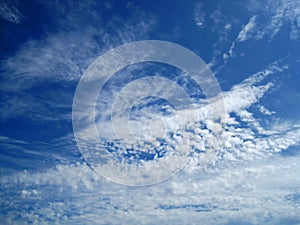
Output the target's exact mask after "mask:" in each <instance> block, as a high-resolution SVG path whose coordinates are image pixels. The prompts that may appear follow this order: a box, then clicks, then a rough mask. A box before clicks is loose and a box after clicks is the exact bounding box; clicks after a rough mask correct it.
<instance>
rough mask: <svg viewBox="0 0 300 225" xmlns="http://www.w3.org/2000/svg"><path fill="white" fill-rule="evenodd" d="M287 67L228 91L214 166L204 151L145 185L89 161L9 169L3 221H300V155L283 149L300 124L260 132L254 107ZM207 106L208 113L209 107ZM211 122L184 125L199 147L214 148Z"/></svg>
mask: <svg viewBox="0 0 300 225" xmlns="http://www.w3.org/2000/svg"><path fill="white" fill-rule="evenodd" d="M282 70H283V68H281V67H278V66H276V64H275V65H271V66H269V67H268V68H266V69H265V70H264V71H261V72H258V73H256V74H254V75H253V76H251V77H250V78H248V79H246V80H245V81H243V82H242V83H240V84H238V85H235V86H234V87H233V88H232V89H231V90H229V91H228V92H225V93H224V101H225V103H226V108H227V113H228V114H227V115H226V117H225V118H224V120H223V128H224V134H223V137H224V140H223V141H224V143H222V144H223V148H222V151H221V152H219V154H218V156H217V160H215V163H214V164H211V165H210V167H209V168H204V165H203V164H202V163H203V161H202V160H203V158H202V156H203V155H201V153H200V154H199V153H197V154H193V156H191V160H190V162H189V163H188V164H187V166H186V167H185V168H184V169H183V170H182V171H181V172H180V173H178V174H177V175H175V176H173V177H172V178H170V179H169V180H167V181H165V182H163V183H159V184H157V185H153V186H147V187H140V188H131V187H127V186H122V185H117V184H114V183H111V182H110V181H107V180H105V179H104V178H102V177H100V176H98V175H97V174H95V173H94V171H93V170H91V169H90V168H89V167H88V166H87V165H86V164H85V163H77V164H62V165H58V166H57V167H56V168H52V169H47V170H45V171H40V172H28V171H24V172H19V173H14V174H12V175H9V176H6V175H5V176H2V177H1V187H2V191H1V195H2V196H1V198H2V205H3V206H2V207H3V210H2V213H3V215H4V217H2V219H1V220H2V222H3V223H21V222H22V223H23V224H24V223H30V222H33V223H38V224H48V223H49V221H52V222H53V223H60V224H62V223H63V224H74V223H77V224H79V223H80V224H95V223H99V221H100V223H103V224H133V223H134V224H140V223H141V221H143V223H144V224H159V223H172V224H193V223H199V221H200V218H201V223H205V224H208V225H209V224H216V223H217V224H226V223H231V222H235V221H239V222H245V223H246V222H247V223H250V224H262V223H264V224H270V225H271V224H280V221H283V220H286V219H287V218H292V219H294V220H295V221H299V220H300V218H299V215H298V214H297V211H298V210H299V206H300V203H299V200H297V199H298V197H297V196H299V195H300V193H299V190H298V187H299V185H300V180H299V178H300V176H299V171H300V168H299V166H300V164H299V163H298V162H299V155H297V156H295V157H282V156H280V155H278V154H276V152H281V151H284V150H286V149H288V148H289V147H291V146H293V145H297V144H299V140H300V127H297V126H292V125H291V124H286V125H284V126H285V128H281V129H278V128H276V127H273V128H272V127H270V129H271V130H273V129H274V131H276V133H270V134H265V135H263V136H259V135H257V134H256V133H255V127H256V126H257V125H256V124H255V123H254V122H258V121H256V119H255V118H254V116H253V115H252V114H251V111H250V110H249V107H250V106H252V105H253V104H255V103H257V102H259V101H260V99H261V98H262V97H263V96H264V94H265V93H266V91H267V90H268V83H267V84H265V82H264V79H265V78H266V77H267V76H269V75H271V74H273V73H276V72H278V71H279V72H280V71H282ZM234 100H236V101H234ZM199 109H200V113H201V115H202V116H203V117H202V118H206V117H205V116H207V112H206V111H209V109H208V108H207V107H206V106H204V107H203V106H201V107H200V108H199ZM183 110H186V113H187V114H188V113H193V112H189V110H188V109H183ZM230 112H235V113H236V114H238V115H240V116H241V117H245V120H244V121H245V123H246V125H242V126H241V124H240V123H239V122H238V116H234V115H232V114H229V113H230ZM162 119H163V118H162ZM203 121H205V119H203ZM205 123H206V124H207V128H201V127H197V126H196V125H195V124H190V125H191V127H189V128H192V132H189V131H188V130H186V131H184V132H185V134H183V136H185V137H187V138H189V139H190V140H191V142H190V143H191V144H192V145H193V146H192V148H193V149H196V148H197V149H200V150H202V151H205V149H206V148H207V147H211V146H209V142H208V141H207V140H208V139H209V138H211V137H212V133H211V131H210V130H209V129H213V128H211V126H212V127H214V126H213V122H212V121H206V122H205ZM296 124H297V123H296ZM277 127H278V126H277ZM281 127H282V126H281ZM189 130H191V129H189ZM4 139H5V138H4ZM153 146H157V143H153ZM187 147H191V146H187ZM157 172H158V173H159V171H157ZM3 196H5V197H3ZM29 208H30V210H29Z"/></svg>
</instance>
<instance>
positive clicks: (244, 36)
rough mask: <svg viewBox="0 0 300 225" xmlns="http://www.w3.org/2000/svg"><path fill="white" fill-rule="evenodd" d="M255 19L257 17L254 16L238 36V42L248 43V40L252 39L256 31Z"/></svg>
mask: <svg viewBox="0 0 300 225" xmlns="http://www.w3.org/2000/svg"><path fill="white" fill-rule="evenodd" d="M255 19H256V16H252V17H251V18H250V20H249V22H248V23H247V24H246V25H245V26H244V28H243V29H242V30H241V31H240V33H239V34H238V37H237V40H238V41H239V42H242V41H246V40H247V39H249V38H251V33H252V32H253V30H254V29H255Z"/></svg>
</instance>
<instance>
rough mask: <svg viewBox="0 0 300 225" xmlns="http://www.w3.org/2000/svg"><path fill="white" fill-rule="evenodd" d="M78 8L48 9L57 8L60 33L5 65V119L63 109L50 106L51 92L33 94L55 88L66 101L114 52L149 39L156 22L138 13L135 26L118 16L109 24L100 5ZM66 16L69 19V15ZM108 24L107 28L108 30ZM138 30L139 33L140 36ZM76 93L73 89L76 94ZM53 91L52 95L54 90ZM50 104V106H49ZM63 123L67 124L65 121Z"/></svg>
mask: <svg viewBox="0 0 300 225" xmlns="http://www.w3.org/2000/svg"><path fill="white" fill-rule="evenodd" d="M5 4H6V3H5ZM5 4H4V5H5ZM76 4H77V5H75V6H73V7H72V4H71V5H70V7H66V6H65V5H64V6H62V7H58V6H57V5H56V4H52V3H49V4H48V3H44V4H43V6H44V7H50V8H51V7H52V8H53V9H52V10H53V13H54V15H53V18H52V19H53V20H54V21H55V23H54V24H55V25H56V26H57V27H56V28H57V31H56V32H46V34H45V37H43V38H42V39H32V40H29V41H27V42H25V43H23V44H22V45H21V46H20V49H19V50H18V51H17V52H16V53H15V54H14V55H12V56H10V57H8V58H6V59H3V60H2V62H1V76H2V81H1V88H0V91H1V97H2V99H1V104H2V105H3V110H1V114H2V119H9V118H13V117H15V116H20V117H22V116H24V117H26V118H29V119H35V118H36V116H35V115H39V114H42V115H43V113H45V112H47V109H49V108H47V107H45V104H48V103H49V105H50V106H55V105H57V104H58V105H61V101H62V98H60V99H55V98H53V99H51V100H53V101H52V102H49V101H50V99H48V94H50V95H51V94H53V92H51V93H46V94H47V97H46V96H45V95H44V96H42V95H43V92H44V91H46V90H44V91H42V92H39V93H38V95H39V96H36V94H33V91H32V90H33V89H35V88H39V87H41V86H43V85H44V84H45V83H48V84H49V83H50V84H49V86H52V85H53V86H59V88H58V90H57V91H61V93H60V94H59V95H61V96H65V97H66V92H65V91H64V90H63V86H64V85H66V84H70V85H71V86H72V82H77V81H78V80H79V79H80V77H81V75H82V73H83V72H84V71H85V70H86V69H87V67H88V66H89V65H90V63H91V62H92V61H93V60H94V59H95V58H96V57H98V56H99V55H101V54H102V53H103V52H105V51H107V50H108V49H110V48H112V47H116V46H118V45H121V44H124V43H127V42H131V41H135V40H139V39H141V38H142V39H146V38H147V35H148V32H149V30H151V26H152V25H153V23H154V21H153V18H148V17H147V16H145V15H144V14H143V12H141V11H140V10H139V9H137V8H132V10H133V12H132V13H133V14H135V16H136V17H135V18H134V22H133V20H132V21H131V20H128V21H123V20H122V18H119V17H118V16H117V15H110V17H111V20H110V21H109V23H107V24H106V23H105V22H104V21H103V17H102V16H101V14H100V13H98V14H94V13H93V10H95V8H97V7H100V6H101V4H100V3H99V5H97V4H96V3H76ZM94 4H96V5H94ZM75 8H76V10H75ZM89 9H90V10H89ZM66 11H67V12H68V13H67V14H64V13H65V12H66ZM65 15H67V16H65ZM89 17H92V18H93V23H86V24H83V23H82V22H81V21H82V20H85V19H86V18H89ZM137 20H138V21H137ZM103 24H106V25H105V28H104V27H103ZM136 30H139V32H135V31H136ZM74 88H75V87H74V86H73V90H71V91H72V92H74ZM48 89H49V90H51V88H50V87H49V88H48ZM49 90H48V91H49ZM56 95H58V92H56ZM41 99H44V100H42V101H41ZM45 99H47V103H45V102H44V101H45ZM57 100H58V101H59V102H58V103H57V102H56V101H57ZM66 101H67V102H68V104H69V106H70V105H71V104H72V96H68V99H65V102H66ZM21 105H22V106H21ZM32 110H34V112H32ZM36 110H39V111H38V112H36ZM63 117H64V118H65V115H63ZM42 118H44V120H47V118H51V115H44V117H43V116H41V117H39V118H38V119H42ZM69 118H70V117H69Z"/></svg>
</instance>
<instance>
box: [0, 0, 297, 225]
mask: <svg viewBox="0 0 300 225" xmlns="http://www.w3.org/2000/svg"><path fill="white" fill-rule="evenodd" d="M0 30H1V37H0V74H1V80H0V82H1V85H0V98H1V103H0V104H1V110H0V112H1V114H0V115H1V121H0V122H1V124H0V139H1V142H0V146H1V147H0V175H1V187H0V196H1V198H0V199H1V206H0V210H1V214H2V216H1V219H0V221H1V223H3V224H30V223H34V224H228V225H230V224H242V225H243V224H247V225H248V224H299V223H300V217H299V214H300V200H299V199H300V197H299V196H300V192H299V187H300V174H299V171H300V164H299V160H300V155H299V146H300V142H299V140H300V117H299V112H300V106H299V100H300V88H299V83H300V77H299V71H300V55H299V52H300V47H299V46H300V43H299V42H300V3H299V2H297V1H293V0H272V1H271V0H266V1H264V2H262V1H259V0H247V1H230V2H228V1H222V0H216V1H188V2H186V1H179V0H178V1H169V0H167V1H163V2H161V1H93V0H87V1H81V2H76V1H64V2H60V1H53V2H48V1H38V0H36V1H33V0H32V1H26V2H25V1H8V0H2V1H0ZM141 40H163V41H169V42H174V43H177V44H179V45H182V46H184V47H186V48H188V49H189V50H191V51H193V52H195V53H196V54H197V55H198V56H199V57H201V59H202V60H203V61H204V62H205V63H206V64H207V65H208V66H209V67H210V69H211V71H212V73H213V74H214V76H215V77H216V79H217V80H218V83H219V85H220V87H221V89H222V93H221V94H220V95H219V96H222V99H221V100H216V101H214V103H213V104H215V105H216V106H218V105H219V104H224V107H225V111H226V113H225V114H224V118H223V121H222V126H221V128H222V134H223V137H222V139H221V141H220V143H219V145H218V146H214V145H211V143H210V142H209V141H208V140H210V138H212V136H213V132H212V129H213V128H212V127H214V126H215V124H214V122H213V121H211V120H210V118H209V117H207V115H208V112H209V109H208V105H207V102H206V101H205V96H204V95H203V92H202V90H201V88H200V89H199V87H198V86H197V85H195V82H193V80H192V79H191V78H190V77H188V75H186V74H182V73H180V71H178V70H175V69H174V68H170V67H167V66H166V65H160V64H151V63H149V64H147V63H145V64H137V65H131V66H129V67H128V68H126V69H124V70H122V71H119V72H118V73H117V74H116V75H115V76H114V77H112V79H111V80H110V81H109V82H108V83H107V84H106V87H105V88H104V90H103V93H102V94H103V95H102V97H104V98H102V99H100V98H99V99H98V101H97V104H98V105H97V107H98V108H97V110H98V111H97V116H98V118H99V121H98V124H99V126H103V127H108V124H109V123H110V120H108V119H107V118H109V115H111V111H110V109H111V108H110V107H108V106H111V105H112V104H113V103H114V101H116V99H117V97H118V93H119V92H120V91H122V90H123V91H124V93H125V92H126V94H127V95H128V96H132V95H134V94H136V93H138V92H139V90H142V91H143V92H144V93H150V92H151V91H152V90H153V91H154V90H156V91H157V92H155V93H160V92H159V91H162V90H165V92H166V93H165V95H164V96H167V97H171V96H173V95H174V91H173V89H172V88H171V86H168V87H164V86H163V84H164V83H163V82H153V83H152V86H151V85H145V86H143V85H142V86H140V87H139V88H140V89H136V88H135V89H134V88H130V86H127V85H128V84H130V83H133V81H134V80H135V79H141V78H143V77H144V76H145V74H151V75H153V74H155V76H162V77H165V78H168V79H173V80H174V81H175V83H176V84H177V85H180V86H182V87H183V90H185V91H186V93H187V94H188V95H190V97H191V99H192V101H193V103H194V104H195V108H194V109H192V108H190V107H188V106H187V107H182V108H180V109H175V108H174V107H172V105H171V104H169V103H167V102H166V101H159V100H157V99H153V98H146V99H143V100H142V101H140V102H138V103H137V104H136V105H134V106H133V108H132V111H131V113H132V114H131V116H132V117H130V118H131V119H130V120H131V122H130V123H131V125H132V128H136V131H135V134H136V135H137V136H138V135H140V137H144V136H143V135H144V134H147V133H145V130H146V127H144V121H145V120H151V119H153V118H157V117H160V118H163V119H165V121H167V123H166V124H167V125H166V128H167V129H170V130H172V129H175V128H176V126H177V124H178V118H177V116H178V115H181V114H182V115H187V117H189V115H191V114H193V113H194V112H195V110H197V112H199V115H200V116H201V118H202V120H201V121H197V120H195V121H192V123H191V124H187V125H186V126H185V129H184V130H182V133H181V136H180V137H179V136H178V137H176V138H175V135H174V133H172V132H171V133H169V134H173V135H170V136H165V137H164V138H163V139H159V140H158V141H157V140H156V141H153V140H152V141H153V142H150V143H149V141H147V142H139V143H134V144H132V145H131V146H130V148H131V151H132V154H133V155H134V154H135V155H136V156H137V155H138V154H139V150H140V148H142V147H143V148H146V149H147V148H148V150H149V151H150V150H151V151H153V152H154V153H153V152H152V153H153V154H158V153H159V152H160V151H165V150H166V149H167V150H168V149H169V150H170V151H172V149H173V144H174V143H177V142H176V141H178V140H179V139H180V138H184V139H186V140H188V141H189V142H188V144H187V145H185V146H184V148H185V149H188V151H189V152H191V155H190V158H189V161H188V163H187V164H186V165H185V166H184V168H183V169H182V170H181V171H180V172H179V173H177V174H175V175H174V176H172V177H171V178H170V179H168V180H166V181H164V182H162V183H158V184H156V185H152V186H146V187H130V186H124V185H119V184H116V183H114V182H111V181H109V180H107V179H105V178H104V177H102V176H100V175H99V174H97V173H95V171H94V170H93V169H91V168H90V167H89V166H88V162H86V161H85V159H84V157H83V155H82V153H81V152H80V151H79V148H78V147H77V145H76V141H75V138H74V134H73V127H72V104H73V98H74V95H75V92H76V87H77V85H78V83H79V81H80V78H81V77H82V76H83V75H84V73H85V71H86V70H87V68H88V67H89V65H90V64H91V63H92V62H93V61H94V60H96V59H97V58H98V57H99V56H100V55H102V54H104V53H105V52H106V51H108V50H110V49H112V48H114V47H117V46H119V45H122V44H125V43H130V42H133V41H141ZM122 76H123V78H122ZM153 76H154V75H153ZM120 77H121V78H120ZM134 84H135V85H138V84H139V83H134ZM134 84H132V85H134ZM126 86H127V89H123V88H124V87H126ZM134 87H136V86H134ZM175 94H176V93H175ZM158 97H159V96H158ZM128 101H129V100H128ZM123 102H124V103H128V102H127V101H126V99H125V100H123ZM159 108H164V110H165V111H164V112H162V111H159V110H158V109H159ZM115 118H116V119H117V121H120V122H118V123H117V125H118V128H120V127H121V128H122V127H124V126H125V125H124V124H123V123H122V121H123V119H124V118H123V115H121V114H116V115H115ZM156 122H157V123H154V124H153V127H152V128H153V129H154V130H155V131H157V133H155V134H154V135H158V136H159V135H160V134H161V133H160V130H159V129H160V128H161V123H160V122H159V121H156ZM199 124H200V125H199ZM103 132H104V134H105V135H108V134H106V133H105V132H107V133H109V130H106V129H103ZM146 136H147V135H146ZM162 142H163V143H170V144H168V145H163V144H162ZM112 146H113V147H116V148H117V147H118V143H112ZM141 146H142V147H141ZM162 146H163V147H162ZM113 147H112V149H114V148H113ZM95 148H96V147H95ZM123 148H125V150H128V149H126V146H125V147H124V146H123ZM123 148H122V147H121V148H120V149H121V150H120V151H123V150H124V149H123ZM211 149H212V150H214V151H213V152H217V154H216V155H211V156H210V157H211V158H209V157H206V158H209V160H208V161H207V162H205V161H204V160H203V159H205V157H204V156H207V155H209V152H210V151H209V150H211ZM108 150H111V149H108ZM130 154H131V153H130ZM162 158H163V157H162ZM126 175H128V174H124V176H126Z"/></svg>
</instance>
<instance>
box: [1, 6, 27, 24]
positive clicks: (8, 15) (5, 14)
mask: <svg viewBox="0 0 300 225" xmlns="http://www.w3.org/2000/svg"><path fill="white" fill-rule="evenodd" d="M0 17H2V18H3V19H5V20H7V21H9V22H12V23H16V24H19V23H21V22H22V21H23V19H24V16H23V14H22V13H21V12H20V10H19V9H18V7H17V6H16V3H15V2H12V1H6V0H3V1H1V2H0Z"/></svg>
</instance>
